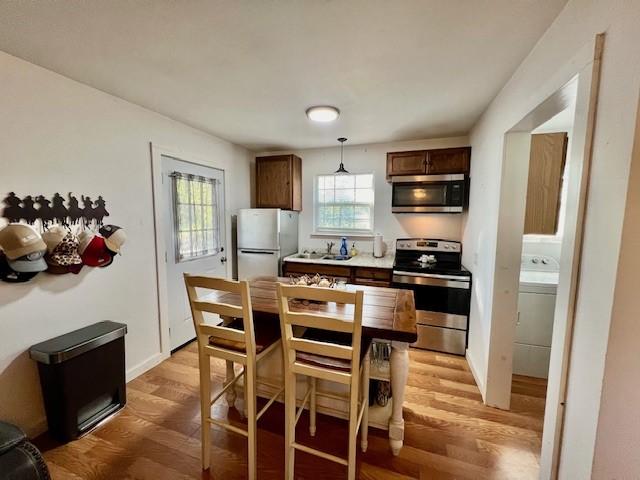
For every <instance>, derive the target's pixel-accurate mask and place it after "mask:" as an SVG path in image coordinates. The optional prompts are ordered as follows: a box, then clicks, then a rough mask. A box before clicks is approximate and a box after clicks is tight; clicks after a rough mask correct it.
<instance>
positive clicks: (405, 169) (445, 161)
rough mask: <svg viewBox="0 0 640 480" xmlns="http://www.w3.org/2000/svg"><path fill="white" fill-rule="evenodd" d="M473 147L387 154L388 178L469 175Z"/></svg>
mask: <svg viewBox="0 0 640 480" xmlns="http://www.w3.org/2000/svg"><path fill="white" fill-rule="evenodd" d="M470 162H471V147H460V148H440V149H437V150H417V151H412V152H389V153H387V178H390V177H394V176H400V175H442V174H453V173H465V174H467V173H469V165H470Z"/></svg>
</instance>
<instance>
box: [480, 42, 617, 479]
mask: <svg viewBox="0 0 640 480" xmlns="http://www.w3.org/2000/svg"><path fill="white" fill-rule="evenodd" d="M603 41H604V37H603V35H598V36H596V38H595V40H594V42H593V43H590V44H588V45H585V47H584V48H583V49H582V50H581V51H580V52H579V53H578V54H577V55H576V58H574V59H573V60H572V62H571V63H570V64H569V65H567V67H566V68H565V71H564V72H562V75H563V76H564V78H566V79H567V80H566V81H565V82H564V83H560V82H558V84H559V85H560V86H559V87H557V88H556V89H555V91H554V89H551V88H550V89H549V91H550V92H551V94H550V95H548V96H547V97H546V99H544V101H542V102H540V103H539V104H538V105H537V106H535V107H534V108H533V109H532V110H531V111H530V112H529V113H528V114H527V115H525V116H524V117H523V118H522V119H521V120H520V121H519V122H517V123H516V124H515V125H514V126H513V127H512V128H511V129H510V130H509V131H508V132H506V133H505V137H504V159H503V170H502V179H501V189H500V208H499V213H498V235H497V244H496V263H495V270H494V271H495V274H494V285H493V292H494V293H493V311H492V323H491V334H490V343H489V360H488V365H487V382H486V391H485V402H486V403H487V404H488V405H491V406H495V407H498V408H501V409H505V410H508V409H509V408H510V402H511V392H512V387H513V388H514V389H515V390H516V391H517V389H518V388H526V381H525V380H527V379H528V380H529V382H530V383H531V384H535V383H536V382H538V383H541V384H542V386H543V387H544V383H545V379H544V377H545V376H548V381H547V388H546V397H545V405H544V408H545V410H544V425H543V431H542V441H541V452H540V477H541V478H555V476H556V474H557V469H558V465H559V458H560V452H561V449H560V446H561V443H562V425H563V419H564V406H565V399H566V385H567V377H568V366H569V363H570V361H569V360H570V355H571V343H572V336H573V319H574V310H575V302H576V294H577V293H576V292H577V285H578V281H579V269H580V254H581V251H582V232H583V219H584V212H585V205H586V200H587V195H588V184H589V170H590V161H591V148H592V146H591V143H592V138H593V129H594V126H595V111H596V105H597V92H598V87H599V78H600V63H601V57H602V47H603ZM562 75H561V76H562ZM565 159H566V162H565ZM536 288H537V289H536ZM514 373H515V374H519V375H523V374H525V376H516V377H514V376H513V375H514ZM536 377H537V378H536ZM514 378H515V380H514ZM538 387H539V385H538Z"/></svg>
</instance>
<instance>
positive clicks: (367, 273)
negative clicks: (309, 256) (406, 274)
mask: <svg viewBox="0 0 640 480" xmlns="http://www.w3.org/2000/svg"><path fill="white" fill-rule="evenodd" d="M282 273H283V275H284V276H285V277H288V276H294V277H297V276H301V275H305V274H307V275H315V274H316V273H319V274H320V275H324V276H327V277H335V278H337V279H340V280H345V281H347V282H348V283H353V284H355V285H370V286H374V287H389V286H391V277H392V270H391V269H390V268H372V267H349V266H346V265H345V266H341V265H327V264H326V263H306V262H305V263H302V262H284V264H283V266H282Z"/></svg>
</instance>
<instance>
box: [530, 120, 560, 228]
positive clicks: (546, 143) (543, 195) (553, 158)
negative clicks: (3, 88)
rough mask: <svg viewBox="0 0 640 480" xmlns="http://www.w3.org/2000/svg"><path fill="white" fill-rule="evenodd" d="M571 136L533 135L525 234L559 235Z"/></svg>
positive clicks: (558, 134) (555, 134)
mask: <svg viewBox="0 0 640 480" xmlns="http://www.w3.org/2000/svg"><path fill="white" fill-rule="evenodd" d="M566 158H567V134H566V133H565V132H560V133H544V134H537V135H531V155H530V157H529V179H528V181H527V182H528V185H527V206H526V211H525V218H524V233H525V234H538V235H555V233H556V232H557V231H558V214H559V210H560V193H561V192H562V174H563V173H564V165H565V160H566Z"/></svg>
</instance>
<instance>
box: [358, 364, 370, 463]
mask: <svg viewBox="0 0 640 480" xmlns="http://www.w3.org/2000/svg"><path fill="white" fill-rule="evenodd" d="M363 362H364V364H363V365H362V408H364V412H363V413H362V424H361V425H360V448H362V452H363V453H364V452H366V451H367V446H368V445H369V368H370V363H369V353H368V352H367V354H366V355H365V357H364V359H363Z"/></svg>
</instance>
